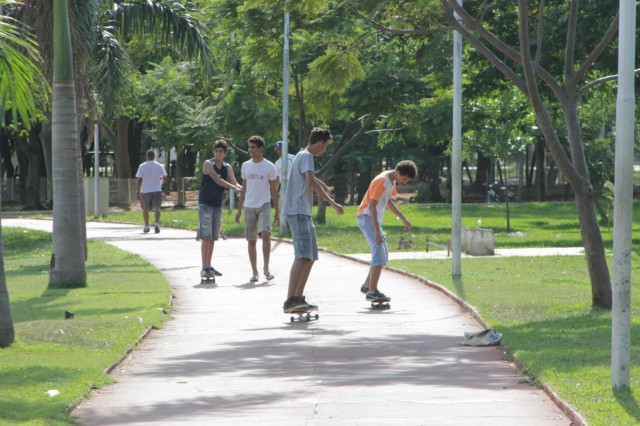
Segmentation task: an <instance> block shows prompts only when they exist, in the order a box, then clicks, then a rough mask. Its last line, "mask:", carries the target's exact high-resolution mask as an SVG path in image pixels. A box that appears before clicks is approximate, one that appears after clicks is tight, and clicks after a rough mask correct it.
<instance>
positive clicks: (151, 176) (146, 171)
mask: <svg viewBox="0 0 640 426" xmlns="http://www.w3.org/2000/svg"><path fill="white" fill-rule="evenodd" d="M136 177H137V178H138V186H137V190H136V196H137V198H138V200H140V206H141V207H142V218H143V219H144V229H143V232H144V233H145V234H146V233H148V232H149V210H150V209H151V208H153V211H154V214H155V219H156V222H155V225H154V230H155V233H156V234H157V233H158V232H160V207H161V205H162V185H165V184H166V183H167V172H166V171H165V170H164V166H163V165H162V164H160V163H158V162H157V161H156V153H155V152H153V150H149V151H147V161H145V162H144V163H142V164H140V166H139V167H138V172H137V173H136Z"/></svg>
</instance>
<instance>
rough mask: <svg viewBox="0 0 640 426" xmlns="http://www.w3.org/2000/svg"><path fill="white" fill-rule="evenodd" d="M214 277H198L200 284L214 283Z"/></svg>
mask: <svg viewBox="0 0 640 426" xmlns="http://www.w3.org/2000/svg"><path fill="white" fill-rule="evenodd" d="M215 283H216V277H215V276H214V275H207V276H206V277H200V284H215Z"/></svg>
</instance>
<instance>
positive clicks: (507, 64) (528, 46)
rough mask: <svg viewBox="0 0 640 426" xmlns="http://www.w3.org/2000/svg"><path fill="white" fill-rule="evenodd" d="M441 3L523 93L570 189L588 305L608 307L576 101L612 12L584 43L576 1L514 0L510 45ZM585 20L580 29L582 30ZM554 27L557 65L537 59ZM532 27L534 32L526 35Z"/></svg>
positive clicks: (612, 31)
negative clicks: (559, 38) (560, 39)
mask: <svg viewBox="0 0 640 426" xmlns="http://www.w3.org/2000/svg"><path fill="white" fill-rule="evenodd" d="M441 3H442V6H443V9H444V12H445V17H446V20H447V21H448V22H449V23H450V24H451V25H452V26H453V27H454V28H455V29H456V30H457V31H459V32H460V33H461V34H462V36H463V37H464V38H465V39H466V40H467V41H468V42H469V43H471V45H472V46H473V47H474V48H476V49H477V50H478V51H479V52H480V53H482V54H483V55H484V56H485V57H486V58H487V59H488V60H489V61H490V62H491V63H492V64H493V65H494V66H495V67H496V68H498V70H500V72H501V73H502V74H503V75H504V76H506V77H507V78H508V79H509V80H510V81H511V82H512V83H513V84H514V85H515V86H516V87H517V88H518V90H520V91H521V92H522V93H523V94H525V95H526V96H527V97H528V98H529V101H530V102H531V105H532V107H533V110H534V113H535V115H536V118H537V120H538V123H539V125H540V129H541V131H542V134H543V135H544V138H545V140H546V142H547V144H548V146H549V149H550V151H551V155H552V156H553V159H554V161H555V163H556V164H557V166H558V168H559V170H560V171H561V172H562V174H563V175H564V176H565V178H566V179H567V180H568V182H569V184H570V185H571V187H572V188H573V191H574V194H575V201H576V211H577V216H578V219H579V222H580V230H581V234H582V239H583V242H584V249H585V253H586V260H587V268H588V270H589V276H590V279H591V298H592V304H593V306H596V307H600V308H606V309H611V277H610V275H609V268H608V267H607V259H606V257H605V252H604V243H603V241H602V235H601V232H600V227H599V224H598V219H597V214H596V209H595V204H594V195H595V194H594V190H593V185H592V183H591V178H590V174H589V167H588V165H587V161H586V155H585V150H584V144H583V140H582V129H581V125H580V118H579V114H578V103H579V101H580V96H581V95H582V91H581V90H582V87H581V86H580V85H581V84H583V85H584V82H583V80H584V79H585V76H586V75H587V72H588V71H589V70H590V69H592V67H593V66H594V64H595V62H596V61H597V60H598V58H599V57H601V56H602V54H603V53H604V52H605V50H606V48H607V46H608V45H609V43H610V42H611V40H612V39H613V37H614V36H615V35H616V32H617V28H618V14H617V13H615V11H614V12H609V16H607V14H606V11H603V13H605V14H604V15H603V17H602V18H600V19H599V20H598V21H597V22H596V23H595V25H593V23H592V22H589V23H588V24H586V23H585V24H586V25H590V26H591V25H593V26H594V27H595V28H596V31H594V32H590V34H591V35H592V37H590V39H591V40H593V41H594V44H593V45H591V46H587V45H585V43H584V42H578V34H579V33H578V31H579V29H580V26H579V18H580V10H581V6H580V1H578V0H575V1H572V2H570V3H568V4H567V5H566V6H564V7H561V8H560V9H555V8H549V11H548V13H547V11H546V8H545V3H544V2H539V3H538V2H536V3H534V4H533V5H531V6H530V5H529V2H528V1H527V0H518V3H517V10H516V12H517V22H518V28H517V36H518V38H517V42H516V43H514V44H512V45H511V46H510V45H509V44H508V43H509V40H506V41H505V40H502V39H499V38H498V36H496V35H495V34H493V33H492V32H491V31H490V30H489V29H488V28H489V27H488V26H487V25H484V24H483V22H481V21H480V20H479V19H476V18H474V17H473V16H472V15H471V14H470V13H469V12H468V11H467V10H465V9H463V8H462V7H460V5H459V4H458V3H457V2H456V1H455V0H441ZM609 9H614V10H615V8H610V7H609ZM454 11H455V12H456V13H458V14H459V15H460V16H461V18H462V21H463V22H464V25H462V24H460V22H459V21H458V20H457V19H456V17H455V16H454ZM563 12H564V16H562V13H563ZM547 14H548V15H553V16H555V17H561V19H562V21H563V22H564V23H565V24H564V25H561V26H558V27H555V28H550V27H549V25H546V21H545V18H546V16H547ZM488 15H490V14H488ZM484 19H487V18H484ZM532 20H533V21H534V23H535V26H534V25H533V24H532ZM562 21H561V22H562ZM585 24H583V27H582V28H583V29H586V27H585V26H584V25H585ZM560 30H561V31H563V32H564V34H565V46H564V58H563V64H564V65H563V66H562V67H561V68H560V67H557V64H554V63H549V64H543V62H544V61H543V60H542V44H543V42H544V41H545V34H546V33H548V32H549V31H560ZM532 31H534V36H535V37H531V32H532ZM598 32H600V34H598ZM594 33H595V35H594ZM581 37H582V36H581ZM598 37H599V39H598ZM585 38H586V37H585ZM534 40H535V42H534ZM579 48H580V49H579ZM545 65H546V66H545ZM585 87H586V85H585ZM549 104H555V105H557V106H559V108H560V110H561V111H562V113H563V117H564V123H563V124H564V126H565V130H566V134H567V140H568V143H569V152H567V150H566V148H565V147H564V146H563V145H562V143H561V139H560V137H559V134H560V133H562V132H561V131H559V130H558V129H557V128H556V127H555V126H554V122H553V120H552V118H551V116H550V114H549V109H550V106H549Z"/></svg>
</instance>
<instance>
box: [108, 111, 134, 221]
mask: <svg viewBox="0 0 640 426" xmlns="http://www.w3.org/2000/svg"><path fill="white" fill-rule="evenodd" d="M129 121H130V120H128V119H118V120H117V130H116V135H115V138H113V143H112V145H113V156H114V159H115V163H116V177H117V179H116V194H117V195H116V199H117V200H118V202H119V203H120V204H121V205H122V206H123V207H124V208H128V207H129V206H130V205H131V185H129V182H130V180H131V178H132V175H131V162H130V161H129Z"/></svg>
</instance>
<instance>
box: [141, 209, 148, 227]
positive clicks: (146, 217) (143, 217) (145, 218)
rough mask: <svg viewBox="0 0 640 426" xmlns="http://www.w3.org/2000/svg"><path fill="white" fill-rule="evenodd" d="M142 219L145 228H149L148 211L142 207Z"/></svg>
mask: <svg viewBox="0 0 640 426" xmlns="http://www.w3.org/2000/svg"><path fill="white" fill-rule="evenodd" d="M142 219H144V226H145V228H148V227H149V209H147V208H145V207H143V208H142Z"/></svg>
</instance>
